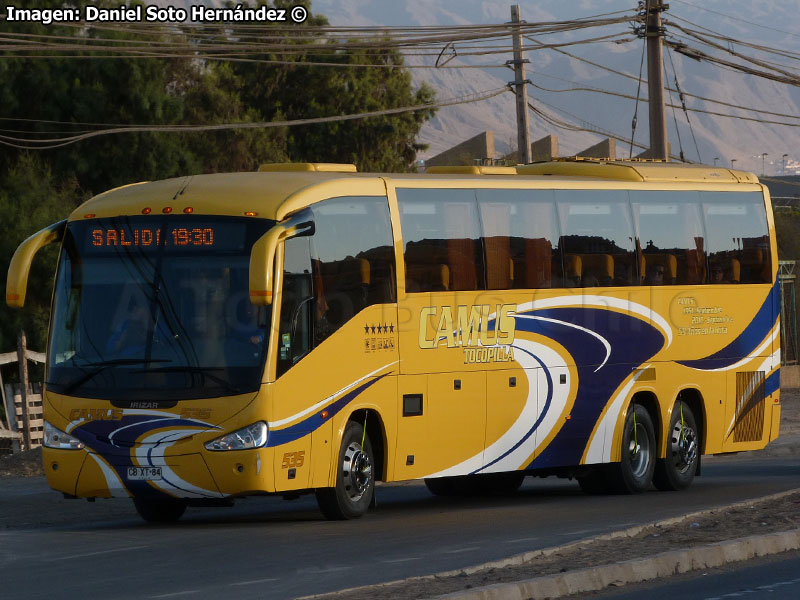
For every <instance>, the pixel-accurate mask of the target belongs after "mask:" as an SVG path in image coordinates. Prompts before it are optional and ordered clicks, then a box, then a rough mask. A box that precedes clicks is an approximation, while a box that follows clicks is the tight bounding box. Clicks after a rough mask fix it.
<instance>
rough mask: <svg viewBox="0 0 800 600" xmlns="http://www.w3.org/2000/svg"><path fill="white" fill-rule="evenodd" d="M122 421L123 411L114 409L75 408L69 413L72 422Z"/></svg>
mask: <svg viewBox="0 0 800 600" xmlns="http://www.w3.org/2000/svg"><path fill="white" fill-rule="evenodd" d="M81 419H83V420H84V421H121V420H122V411H121V410H119V409H114V408H73V409H72V410H71V411H69V420H70V421H79V420H81Z"/></svg>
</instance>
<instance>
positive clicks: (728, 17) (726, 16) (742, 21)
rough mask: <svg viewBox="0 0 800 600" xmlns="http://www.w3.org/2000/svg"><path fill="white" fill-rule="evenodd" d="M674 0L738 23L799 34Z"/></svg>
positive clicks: (787, 33)
mask: <svg viewBox="0 0 800 600" xmlns="http://www.w3.org/2000/svg"><path fill="white" fill-rule="evenodd" d="M673 1H674V2H680V3H681V4H685V5H686V6H691V7H692V8H696V9H697V10H704V11H705V12H709V13H713V14H715V15H718V16H720V17H725V18H726V19H729V20H731V21H738V22H739V23H745V24H746V25H747V26H748V27H753V26H755V27H761V28H762V29H769V30H770V31H777V32H778V33H784V34H786V35H791V36H792V37H800V35H798V34H796V33H792V32H791V31H786V30H784V29H777V28H775V27H768V26H766V25H760V24H759V23H754V22H753V21H746V20H744V19H739V18H738V17H734V16H732V15H730V14H728V13H723V12H720V11H717V10H711V9H710V8H705V7H703V6H697V5H696V4H692V3H691V2H686V1H685V0H673Z"/></svg>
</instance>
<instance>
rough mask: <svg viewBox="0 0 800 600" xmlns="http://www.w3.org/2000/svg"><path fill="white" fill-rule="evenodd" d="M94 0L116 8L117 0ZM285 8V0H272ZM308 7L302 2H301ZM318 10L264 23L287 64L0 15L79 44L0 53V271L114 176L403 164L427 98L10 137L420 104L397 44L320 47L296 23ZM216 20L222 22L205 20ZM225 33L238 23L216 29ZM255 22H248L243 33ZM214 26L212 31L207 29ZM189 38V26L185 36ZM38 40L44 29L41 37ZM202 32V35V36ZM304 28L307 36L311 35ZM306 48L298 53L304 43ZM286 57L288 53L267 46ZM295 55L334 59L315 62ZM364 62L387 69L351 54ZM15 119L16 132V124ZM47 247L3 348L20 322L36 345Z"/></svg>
mask: <svg viewBox="0 0 800 600" xmlns="http://www.w3.org/2000/svg"><path fill="white" fill-rule="evenodd" d="M75 4H77V5H78V6H81V7H82V6H85V5H86V4H89V2H87V1H86V0H81V1H79V2H77V3H75V2H65V1H64V0H39V1H38V2H37V8H58V7H61V6H64V5H73V6H74V5H75ZM91 4H94V5H102V6H107V7H119V5H120V3H119V2H118V0H100V2H91ZM278 4H279V5H280V6H282V7H288V6H290V2H289V1H288V0H279V1H278ZM305 5H306V6H307V7H310V3H308V2H306V3H305ZM326 23H327V20H326V19H325V18H324V17H321V16H318V15H316V16H310V17H309V19H308V20H307V21H306V23H304V24H302V25H298V26H297V28H292V27H283V28H280V29H279V28H277V27H269V26H267V27H265V29H264V30H263V32H262V36H263V37H266V36H270V37H274V36H275V35H276V32H280V34H279V35H281V36H282V37H283V39H284V41H285V43H286V44H288V45H290V46H296V47H297V49H298V50H299V52H298V53H297V54H294V55H292V56H294V58H293V59H292V60H291V64H287V65H274V64H268V63H263V62H231V63H227V62H220V61H205V60H200V59H197V58H195V57H193V56H191V55H188V56H187V55H185V54H183V55H177V54H176V55H174V56H170V57H141V56H132V55H128V54H123V53H122V52H121V51H119V52H116V53H115V52H114V51H113V50H111V51H106V52H105V54H106V55H110V56H106V57H98V56H95V55H93V53H92V52H90V51H89V49H88V48H86V49H85V50H83V49H81V48H80V47H81V46H88V45H90V44H91V43H92V42H102V43H103V44H104V45H106V46H109V45H113V43H114V42H119V41H124V40H131V39H138V38H137V37H136V36H137V35H140V34H134V33H131V32H130V31H129V30H125V29H115V28H110V29H108V28H104V29H102V30H99V29H95V28H83V29H82V28H77V27H69V26H66V25H50V26H47V27H45V26H43V25H38V24H35V23H18V22H8V21H1V22H0V32H13V33H26V34H35V35H37V36H52V35H57V36H67V37H69V38H72V40H70V42H71V43H73V44H74V45H77V46H78V48H79V49H78V50H75V51H73V52H72V53H71V54H65V55H64V56H61V57H58V58H50V57H45V56H44V55H45V54H48V55H49V54H52V52H51V51H47V52H42V51H36V50H33V51H27V52H25V53H24V56H19V55H17V54H18V53H15V52H12V51H10V50H5V51H3V52H0V58H1V60H0V84H1V85H0V106H2V107H3V108H2V112H0V115H2V117H1V118H0V124H2V128H3V129H5V130H6V131H5V132H4V135H5V136H6V137H5V138H0V207H2V208H3V210H4V213H3V216H2V220H0V273H2V274H5V272H6V271H7V268H8V264H9V262H10V259H11V255H12V253H13V251H14V249H15V248H16V246H17V245H18V244H19V243H20V242H21V241H22V240H23V239H24V238H25V237H27V236H29V235H31V234H32V233H34V232H36V231H38V230H39V229H41V228H42V227H45V226H47V225H49V224H51V223H53V222H56V221H58V220H60V219H63V218H65V217H66V216H68V215H69V213H70V212H71V211H72V210H74V209H75V207H77V206H78V204H80V202H81V201H83V200H85V199H87V198H88V197H90V196H91V195H93V194H97V193H100V192H103V191H105V190H108V189H110V188H113V187H117V186H119V185H123V184H127V183H131V182H135V181H142V180H153V179H163V178H167V177H174V176H181V175H190V174H194V173H200V172H217V171H237V170H245V171H249V170H254V169H255V168H256V167H257V166H258V164H259V163H262V162H280V161H287V160H294V161H313V162H317V161H320V162H354V163H356V164H357V165H358V166H359V168H360V169H361V170H385V171H404V170H407V169H409V168H410V166H411V165H412V164H413V162H414V159H415V157H416V152H417V150H419V149H421V148H422V147H421V146H420V145H418V144H416V142H415V141H414V140H415V137H416V135H417V133H418V131H419V128H420V127H421V126H422V124H423V123H424V122H425V121H426V120H427V119H429V118H430V117H431V116H432V115H433V110H425V111H419V112H413V113H404V114H399V115H391V116H384V117H374V118H369V119H360V120H355V121H346V122H338V123H329V124H319V125H309V126H303V127H299V128H291V129H289V128H285V127H284V128H262V129H240V130H225V131H214V132H205V133H154V132H139V133H133V132H131V133H122V134H115V135H106V136H98V137H93V138H90V139H87V140H83V141H80V142H77V143H74V144H71V145H65V146H62V147H59V148H53V149H48V150H25V149H22V148H20V147H19V146H20V144H18V143H16V142H13V141H12V140H10V139H9V138H10V137H17V138H28V139H31V138H54V137H61V136H62V135H65V134H74V133H76V132H80V131H86V130H93V129H97V128H102V127H106V126H108V125H109V124H110V125H134V124H135V125H168V124H219V123H252V122H257V121H258V122H260V121H279V120H285V119H303V118H313V117H320V116H329V115H337V114H350V113H358V112H365V111H373V110H381V109H385V108H392V107H400V106H407V105H412V104H423V103H430V102H432V101H433V93H432V91H431V90H430V88H428V87H426V86H423V87H422V88H420V89H419V90H416V91H414V90H412V85H411V78H410V76H409V74H408V72H407V71H406V70H405V69H403V68H402V64H403V59H402V56H401V55H400V54H399V53H397V52H396V51H394V50H386V49H381V48H380V44H377V45H375V47H374V49H364V50H357V51H352V52H344V51H342V50H335V49H333V47H332V46H331V48H332V49H331V51H330V52H327V51H322V50H319V45H322V46H323V49H324V47H325V45H326V44H330V43H329V42H326V38H325V37H324V36H323V34H322V33H320V32H318V31H316V30H312V31H313V34H312V35H311V36H310V37H309V36H305V37H303V38H302V39H301V38H300V37H299V36H297V35H295V34H296V33H297V32H299V31H301V29H302V28H307V27H309V26H310V25H323V24H326ZM184 29H185V30H181V29H180V28H179V27H174V26H170V27H162V26H155V25H154V26H153V29H152V30H150V31H148V34H147V38H146V39H147V40H150V41H151V42H153V43H155V42H159V41H162V42H186V41H187V40H188V41H191V42H192V44H195V45H197V44H200V45H202V43H203V42H202V40H200V39H199V38H197V39H196V33H197V31H196V30H195V29H190V28H184ZM214 31H215V32H218V31H219V30H218V29H214ZM225 31H226V33H225V34H224V35H225V36H226V39H230V40H235V39H236V38H237V36H241V35H243V33H240V32H237V31H236V30H235V28H234V29H226V30H225ZM252 32H253V30H252V29H248V30H247V33H248V35H252ZM215 35H221V34H219V33H215ZM193 36H195V37H193ZM42 39H47V38H42ZM203 39H206V38H203ZM309 40H310V41H309ZM312 42H313V43H314V44H315V45H316V47H317V50H316V53H312V52H310V51H305V50H304V48H309V47H310V44H311V43H312ZM261 58H265V59H268V60H269V59H273V60H274V59H277V58H280V59H285V55H283V54H281V55H264V56H263V57H261ZM304 61H324V62H335V63H338V64H341V65H344V66H341V67H322V66H313V65H308V64H304ZM358 64H374V65H392V66H393V67H396V68H386V67H357V66H348V65H358ZM19 130H23V132H22V133H19ZM56 253H57V251H56V249H55V247H53V248H49V249H46V250H44V251H43V253H42V254H41V256H39V257H37V259H36V261H35V262H34V269H33V272H32V274H31V278H30V282H29V290H28V302H27V305H26V309H25V311H21V312H17V311H10V310H8V309H7V308H6V307H5V305H3V306H2V307H0V352H5V351H8V350H10V349H11V348H13V346H14V344H15V342H16V335H17V332H18V330H19V328H20V327H25V329H26V330H27V332H28V338H29V340H30V345H31V347H33V348H36V349H42V348H43V347H44V345H45V343H46V339H45V337H46V330H47V320H48V318H49V304H50V296H51V282H52V280H53V274H54V267H55V259H56Z"/></svg>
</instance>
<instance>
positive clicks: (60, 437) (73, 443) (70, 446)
mask: <svg viewBox="0 0 800 600" xmlns="http://www.w3.org/2000/svg"><path fill="white" fill-rule="evenodd" d="M44 445H45V446H46V447H47V448H58V449H59V450H80V449H81V448H83V442H82V441H80V440H79V439H77V438H74V437H72V436H71V435H70V434H68V433H64V432H63V431H61V430H60V429H56V428H55V427H53V426H52V425H51V424H50V423H48V422H47V421H45V422H44Z"/></svg>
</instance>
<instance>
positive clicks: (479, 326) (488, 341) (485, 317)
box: [419, 304, 516, 348]
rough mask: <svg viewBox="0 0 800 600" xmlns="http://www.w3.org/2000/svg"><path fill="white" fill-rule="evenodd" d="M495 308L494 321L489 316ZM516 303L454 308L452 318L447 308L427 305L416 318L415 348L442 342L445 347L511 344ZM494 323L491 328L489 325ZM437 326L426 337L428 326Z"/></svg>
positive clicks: (434, 346) (451, 309) (449, 308)
mask: <svg viewBox="0 0 800 600" xmlns="http://www.w3.org/2000/svg"><path fill="white" fill-rule="evenodd" d="M492 308H495V309H496V310H495V314H494V318H493V319H490V318H489V315H490V314H491V312H492ZM515 309H516V304H502V305H501V304H498V305H497V306H496V307H492V306H491V305H489V304H477V305H466V306H457V307H456V310H455V315H453V308H452V307H450V306H442V307H436V306H428V307H425V308H423V309H422V311H420V315H419V347H420V348H436V347H438V346H439V345H440V344H442V341H444V342H445V343H446V344H447V347H448V348H457V347H466V346H495V345H498V344H503V345H508V344H511V343H512V342H513V341H514V331H515V326H516V324H515V321H514V317H513V316H512V315H513V314H514V310H515ZM490 321H494V324H495V326H494V328H492V329H490V328H489V322H490ZM433 323H437V325H436V334H435V335H434V336H433V337H429V336H428V329H429V324H431V325H432V324H433Z"/></svg>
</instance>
